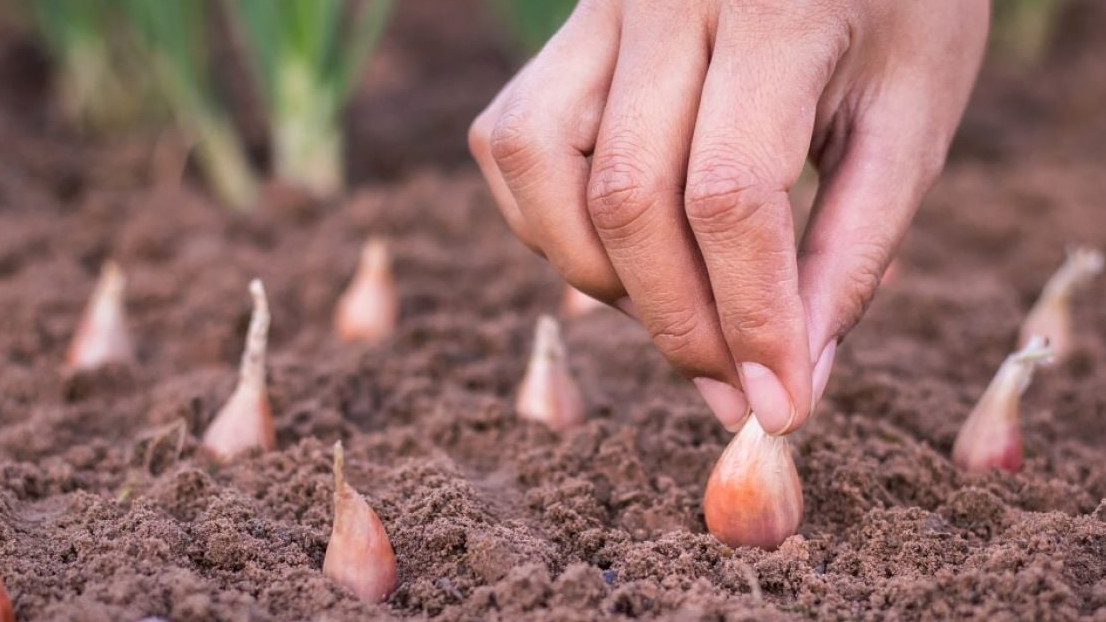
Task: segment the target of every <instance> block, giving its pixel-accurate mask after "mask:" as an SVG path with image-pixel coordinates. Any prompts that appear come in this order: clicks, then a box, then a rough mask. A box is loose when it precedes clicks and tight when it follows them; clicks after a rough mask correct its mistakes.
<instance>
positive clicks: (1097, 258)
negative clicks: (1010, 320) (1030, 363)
mask: <svg viewBox="0 0 1106 622" xmlns="http://www.w3.org/2000/svg"><path fill="white" fill-rule="evenodd" d="M1104 264H1106V261H1104V259H1103V255H1102V252H1101V251H1099V250H1095V249H1090V248H1076V249H1073V250H1071V251H1068V258H1067V261H1065V262H1064V264H1063V265H1062V266H1060V268H1059V269H1058V270H1057V271H1056V273H1055V274H1053V275H1052V277H1051V278H1049V280H1048V283H1046V284H1045V287H1044V290H1042V292H1041V296H1040V298H1038V299H1037V302H1036V303H1035V304H1034V305H1033V308H1032V309H1030V311H1029V315H1027V316H1026V318H1025V321H1023V322H1022V326H1021V334H1020V337H1019V341H1018V343H1019V346H1020V347H1025V346H1026V345H1027V344H1028V343H1029V340H1030V339H1031V338H1032V337H1033V336H1034V335H1040V336H1042V337H1044V338H1045V339H1047V340H1048V344H1049V346H1050V347H1051V348H1052V355H1053V357H1054V358H1055V359H1056V360H1063V359H1065V358H1067V357H1068V355H1069V354H1071V352H1072V350H1073V349H1074V346H1075V340H1074V337H1073V330H1072V319H1071V296H1072V293H1073V292H1074V291H1075V289H1076V287H1078V286H1079V285H1082V284H1083V283H1086V282H1087V281H1090V280H1091V279H1092V278H1094V277H1095V276H1096V275H1098V274H1100V273H1101V272H1102V269H1103V265H1104Z"/></svg>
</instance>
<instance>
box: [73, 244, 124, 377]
mask: <svg viewBox="0 0 1106 622" xmlns="http://www.w3.org/2000/svg"><path fill="white" fill-rule="evenodd" d="M126 284H127V280H126V277H124V276H123V270H122V269H121V268H120V267H119V265H118V264H116V263H115V262H113V261H109V262H107V263H105V264H104V267H103V269H102V270H101V272H100V280H99V282H97V283H96V288H95V289H94V290H93V291H92V297H91V298H90V299H89V301H88V306H87V307H85V311H84V315H83V316H82V317H81V322H80V324H79V325H78V326H77V332H76V334H75V335H74V336H73V342H72V343H71V344H70V346H69V352H68V353H67V355H66V359H65V364H66V367H67V368H69V369H74V370H76V369H94V368H97V367H100V366H102V365H105V364H107V363H114V362H124V361H130V360H132V359H133V358H134V353H133V351H132V349H131V339H130V334H129V333H128V331H127V313H126V310H125V309H124V305H123V293H124V291H125V289H126Z"/></svg>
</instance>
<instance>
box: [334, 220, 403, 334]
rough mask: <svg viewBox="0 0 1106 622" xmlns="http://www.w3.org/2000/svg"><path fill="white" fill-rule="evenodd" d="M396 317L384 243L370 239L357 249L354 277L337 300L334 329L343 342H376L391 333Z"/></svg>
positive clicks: (394, 293)
mask: <svg viewBox="0 0 1106 622" xmlns="http://www.w3.org/2000/svg"><path fill="white" fill-rule="evenodd" d="M398 316H399V295H398V294H397V293H396V285H395V280H394V279H393V278H392V260H391V255H390V253H389V251H388V243H387V242H386V241H384V240H382V239H380V238H372V239H370V240H369V241H368V242H366V243H365V246H364V247H363V248H362V249H361V263H360V265H359V266H358V267H357V274H355V275H354V277H353V280H352V281H350V284H349V286H348V287H347V288H346V291H345V293H343V294H342V297H341V298H340V299H339V300H338V307H337V309H336V311H335V313H334V330H335V331H336V332H337V333H338V336H339V337H340V338H341V339H343V340H345V341H365V342H369V343H377V342H379V341H381V340H383V339H386V338H387V337H389V336H390V335H391V334H392V333H393V332H395V328H396V318H397V317H398Z"/></svg>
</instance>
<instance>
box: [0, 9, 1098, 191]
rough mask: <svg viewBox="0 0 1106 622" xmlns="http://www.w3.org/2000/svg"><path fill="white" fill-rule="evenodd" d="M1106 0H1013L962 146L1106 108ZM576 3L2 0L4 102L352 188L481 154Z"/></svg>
mask: <svg viewBox="0 0 1106 622" xmlns="http://www.w3.org/2000/svg"><path fill="white" fill-rule="evenodd" d="M1104 4H1106V3H1102V2H1098V1H1096V0H999V1H998V2H997V3H996V5H995V11H994V30H993V36H992V42H991V50H990V54H989V59H988V62H987V66H986V69H985V70H984V75H983V78H982V82H981V85H980V88H979V89H977V93H976V98H975V102H974V104H973V106H972V109H971V111H970V112H969V115H968V119H967V122H966V123H965V127H964V130H963V132H962V136H961V140H960V141H958V144H957V146H956V149H954V156H953V157H957V156H958V155H961V154H964V153H968V154H970V155H973V156H982V157H986V158H997V157H1001V154H1002V153H1003V152H1004V151H1006V150H1008V149H1009V148H1010V144H1009V141H1010V140H1016V136H1013V134H1018V133H1020V131H1025V130H1028V131H1032V130H1033V128H1046V127H1048V128H1051V129H1055V127H1056V126H1054V125H1050V124H1049V123H1050V122H1054V121H1060V122H1062V123H1063V124H1064V125H1065V126H1068V127H1071V126H1074V127H1078V126H1079V125H1080V124H1082V123H1086V122H1089V121H1092V120H1094V119H1095V118H1096V117H1097V116H1099V115H1098V112H1099V111H1100V110H1101V108H1102V102H1104V101H1106V86H1104V83H1106V77H1104V76H1106V67H1104V65H1106V60H1104V55H1103V54H1102V53H1101V52H1102V48H1103V45H1102V44H1101V42H1100V39H1101V37H1100V36H1099V34H1098V33H1100V32H1101V28H1102V27H1103V26H1104V25H1106V17H1104V14H1106V9H1104V8H1103V5H1104ZM573 5H574V2H573V0H417V1H411V0H408V1H404V0H319V1H312V0H281V1H277V2H271V1H266V0H221V1H216V0H184V1H181V2H159V1H157V0H3V1H2V2H0V80H2V83H3V84H4V88H3V89H0V110H2V113H3V114H4V115H5V120H4V121H3V123H5V124H7V123H15V124H17V125H19V126H21V127H22V128H23V129H25V130H33V132H34V133H35V134H37V135H42V136H44V135H51V134H58V133H62V134H65V135H67V138H78V139H80V140H83V141H88V142H89V143H92V144H96V145H107V144H115V145H122V144H126V145H128V147H127V148H128V149H130V150H132V151H136V152H137V153H140V154H145V155H144V156H141V157H147V156H149V157H151V161H153V162H155V163H156V164H157V167H160V168H159V169H158V170H157V171H151V172H150V174H151V175H155V176H158V175H162V176H163V175H173V174H174V173H173V171H175V170H177V167H183V168H184V170H185V173H186V176H187V177H188V178H189V179H191V180H195V181H196V182H197V183H200V184H203V185H204V186H206V187H207V188H208V189H209V191H210V192H211V194H213V195H214V196H215V197H216V198H217V199H218V200H220V201H221V202H223V203H224V204H226V205H228V206H230V207H237V208H240V209H248V208H249V207H251V206H252V205H253V204H254V203H256V201H257V192H258V187H259V185H263V184H265V183H267V182H268V181H270V180H279V181H280V182H281V183H285V184H288V185H290V186H292V187H295V188H298V189H299V190H301V191H306V192H307V194H308V195H310V196H311V197H313V198H316V199H320V198H321V199H328V198H334V197H337V196H340V195H341V194H342V192H344V190H346V189H347V188H348V187H350V186H356V185H357V184H360V183H364V182H366V181H373V180H376V181H388V180H394V179H397V178H400V177H402V176H403V175H405V174H407V173H409V172H410V171H412V170H414V169H417V168H420V167H438V168H444V169H450V168H454V167H457V166H461V165H466V164H467V163H468V155H467V150H466V147H465V129H466V127H467V125H468V123H469V122H470V120H471V119H472V118H473V116H474V115H475V114H476V113H477V112H478V111H479V110H480V109H481V107H482V106H483V105H485V104H486V103H487V102H488V101H489V100H490V99H491V97H492V96H493V95H494V94H495V92H496V91H497V90H498V88H499V87H500V86H501V85H502V84H503V83H504V82H506V80H508V79H509V77H510V76H511V75H512V73H513V72H514V71H515V70H516V69H517V68H518V67H519V66H520V65H521V64H522V63H523V62H524V61H525V60H526V59H527V58H528V57H529V56H531V55H532V54H533V53H535V52H536V51H537V50H539V49H540V47H541V45H542V43H543V42H544V41H545V40H546V38H547V37H548V36H550V34H552V33H553V32H555V30H556V29H557V27H558V26H559V25H560V24H561V23H562V22H563V20H564V19H565V17H566V16H567V15H568V13H569V12H570V11H571V10H572V7H573ZM1011 128H1016V129H1017V130H1018V131H1011ZM138 145H142V146H145V150H143V148H141V147H139V146H138ZM119 149H123V147H121V146H120V147H119ZM155 154H156V156H157V157H153V156H154V155H155ZM155 168H156V167H155ZM11 175H12V172H11V171H7V172H6V173H5V174H3V175H0V178H3V177H9V178H10V177H11ZM2 185H3V182H0V187H2ZM61 186H62V187H63V188H64V187H65V184H61ZM0 192H2V190H0Z"/></svg>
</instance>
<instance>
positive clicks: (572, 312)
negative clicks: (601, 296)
mask: <svg viewBox="0 0 1106 622" xmlns="http://www.w3.org/2000/svg"><path fill="white" fill-rule="evenodd" d="M605 306H607V305H605V304H603V303H602V302H601V301H599V300H596V299H595V298H592V297H591V296H588V295H587V294H585V293H584V292H582V291H580V290H578V289H576V288H575V287H573V286H571V285H569V284H567V283H566V284H565V295H564V298H563V299H562V300H561V315H562V316H564V317H566V318H574V317H580V316H582V315H587V314H588V313H591V312H592V311H594V310H596V309H602V308H603V307H605Z"/></svg>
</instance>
